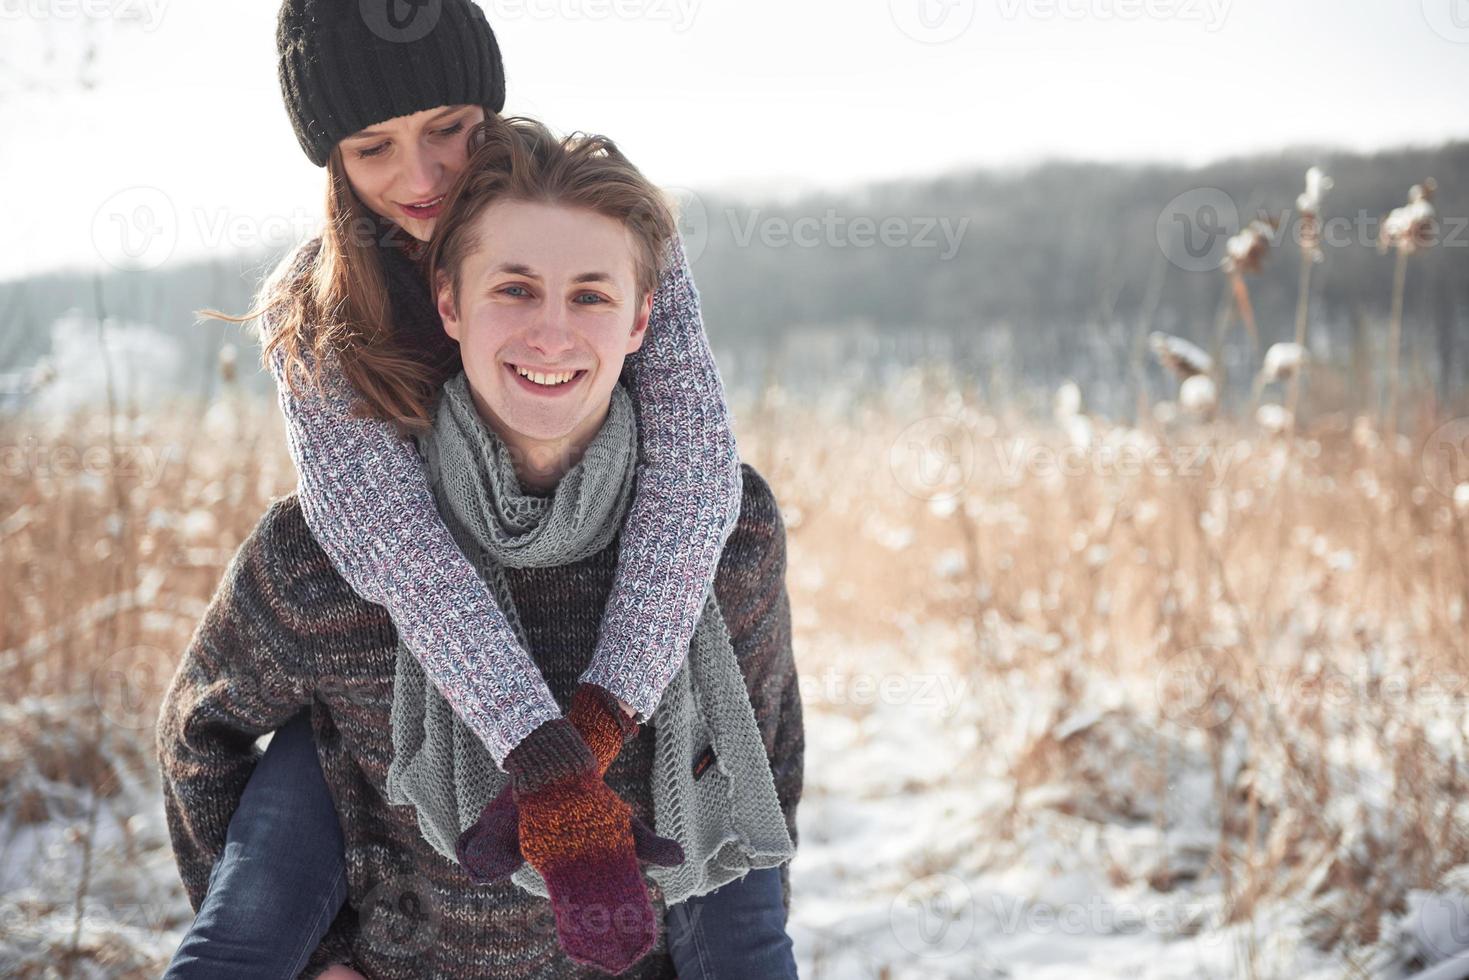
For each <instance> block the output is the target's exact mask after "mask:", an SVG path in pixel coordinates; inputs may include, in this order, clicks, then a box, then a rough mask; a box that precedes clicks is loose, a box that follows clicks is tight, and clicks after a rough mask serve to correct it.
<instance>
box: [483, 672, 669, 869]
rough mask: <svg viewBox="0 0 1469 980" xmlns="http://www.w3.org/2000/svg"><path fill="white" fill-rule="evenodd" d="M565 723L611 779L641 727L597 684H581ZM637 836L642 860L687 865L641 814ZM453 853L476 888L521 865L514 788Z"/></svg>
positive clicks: (507, 789)
mask: <svg viewBox="0 0 1469 980" xmlns="http://www.w3.org/2000/svg"><path fill="white" fill-rule="evenodd" d="M566 720H567V721H569V722H571V723H572V725H574V726H575V727H576V730H577V732H578V733H580V734H581V737H582V740H583V741H585V742H586V743H587V746H588V748H590V749H591V750H592V754H593V755H594V756H595V757H596V759H597V769H598V772H599V774H600V775H602V776H606V775H607V770H608V769H609V768H611V766H612V762H613V760H615V759H616V758H617V755H618V753H619V752H621V751H622V747H623V746H624V745H625V744H627V742H628V740H630V739H632V738H634V737H635V736H636V735H637V733H638V730H639V725H638V723H637V722H635V721H633V719H632V718H631V717H630V716H629V715H628V714H627V712H625V711H623V710H622V705H621V704H619V703H618V701H617V698H616V696H614V695H613V694H612V693H611V692H610V691H608V690H607V689H605V688H602V687H599V686H597V685H596V684H585V683H583V684H580V685H578V687H577V689H576V692H575V693H574V694H572V696H571V707H570V708H568V709H567V712H566ZM632 835H633V843H634V848H635V852H636V854H637V856H638V858H639V859H641V860H643V861H647V862H649V863H650V864H656V865H660V866H663V867H669V868H672V867H677V866H678V865H680V864H683V862H684V853H683V848H682V847H680V846H679V844H678V842H677V841H674V840H670V839H669V838H667V837H659V836H658V834H657V833H656V832H655V831H654V830H653V828H651V827H649V826H648V825H647V824H646V823H645V822H644V821H643V820H642V818H640V817H638V816H637V815H636V814H634V815H633V818H632ZM454 850H455V853H456V854H457V855H458V857H459V863H460V865H462V866H463V868H464V870H465V872H466V873H467V874H468V875H469V879H470V880H471V881H473V882H474V883H475V884H477V885H489V884H493V883H495V882H497V881H500V880H501V879H503V878H507V877H509V876H510V875H511V874H513V873H514V872H515V869H517V868H519V867H520V865H521V863H522V862H523V861H525V856H524V855H523V854H522V853H521V850H520V814H519V813H518V812H517V810H516V807H515V794H514V792H513V787H512V786H509V785H507V786H506V787H505V788H504V789H503V790H501V791H500V795H499V796H497V797H495V798H494V799H493V800H491V801H490V802H489V803H488V804H487V805H486V806H485V808H484V809H483V810H482V811H480V815H479V819H478V820H476V821H475V822H474V824H472V825H471V826H470V827H468V828H467V829H465V831H464V832H463V833H462V834H460V835H459V840H458V841H457V842H456V843H455V848H454Z"/></svg>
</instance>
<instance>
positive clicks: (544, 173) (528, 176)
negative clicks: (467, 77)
mask: <svg viewBox="0 0 1469 980" xmlns="http://www.w3.org/2000/svg"><path fill="white" fill-rule="evenodd" d="M469 148H470V157H469V163H468V165H467V166H466V167H465V168H464V171H463V172H462V173H461V174H460V175H459V179H458V180H457V181H455V183H454V187H453V188H452V189H451V190H450V191H449V194H448V197H447V198H446V199H445V202H444V208H443V212H442V213H443V217H441V218H440V219H439V222H438V224H437V225H436V226H435V227H434V235H433V239H432V241H430V242H429V246H428V276H429V282H430V284H431V285H432V288H433V289H434V290H435V291H437V289H438V285H439V283H440V282H441V281H442V280H443V279H447V280H448V282H449V288H450V297H451V299H452V301H453V303H454V306H455V309H456V310H457V309H458V304H459V284H460V280H459V275H460V270H461V268H462V267H463V264H464V260H465V258H467V257H468V256H469V255H470V254H471V253H472V252H473V251H474V249H475V248H476V247H477V246H478V242H477V241H476V240H475V236H474V233H473V229H474V227H475V222H476V221H477V220H478V219H479V217H480V215H482V214H483V213H484V211H485V209H486V208H488V207H490V205H492V204H495V203H496V202H499V201H524V202H528V203H537V204H549V205H558V206H561V207H567V208H584V209H586V210H588V211H592V212H595V213H597V214H601V215H605V216H606V217H609V218H612V219H613V220H615V221H619V222H621V223H622V224H623V225H624V226H625V227H626V228H627V229H628V231H630V232H631V233H632V239H633V243H634V248H635V252H634V256H633V271H634V275H635V277H636V282H637V290H638V293H637V302H639V303H641V302H642V300H643V297H644V296H645V295H647V294H648V293H650V292H652V291H653V290H654V289H655V288H657V285H658V279H659V277H660V276H661V275H662V274H663V271H664V270H663V263H664V259H665V248H666V246H667V244H668V241H669V240H670V239H671V238H672V237H673V236H674V234H675V233H676V231H677V225H676V224H675V222H674V217H673V212H672V210H671V209H670V208H669V206H668V203H667V201H666V200H665V199H664V197H663V193H662V191H660V190H659V189H658V188H657V186H655V185H654V184H653V183H652V182H651V181H649V180H648V179H647V178H646V177H644V176H643V174H642V173H641V172H640V171H639V170H638V168H637V167H634V166H633V165H632V163H631V162H630V161H629V160H628V159H627V157H625V156H623V155H622V151H621V150H619V149H618V148H617V144H615V143H613V142H612V140H610V139H608V138H607V137H606V136H599V135H596V134H591V133H572V134H570V135H568V136H566V137H563V138H561V139H558V138H557V137H556V136H554V135H553V134H552V133H551V131H550V130H549V129H547V128H546V126H545V125H543V124H542V123H540V122H537V121H536V120H534V119H528V118H526V117H524V116H510V117H500V116H494V117H487V118H486V119H485V121H484V122H483V123H480V124H478V125H476V126H475V127H474V129H473V130H472V131H471V132H470V134H469Z"/></svg>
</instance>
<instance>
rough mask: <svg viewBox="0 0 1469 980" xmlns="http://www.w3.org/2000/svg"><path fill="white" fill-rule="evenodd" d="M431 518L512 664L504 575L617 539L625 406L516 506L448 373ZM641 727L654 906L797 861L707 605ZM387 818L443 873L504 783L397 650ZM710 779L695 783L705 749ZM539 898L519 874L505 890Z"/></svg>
mask: <svg viewBox="0 0 1469 980" xmlns="http://www.w3.org/2000/svg"><path fill="white" fill-rule="evenodd" d="M418 441H419V450H420V452H421V453H422V455H423V458H424V462H425V464H426V468H427V470H428V475H429V482H430V485H431V486H432V487H433V491H434V496H435V499H436V501H437V503H438V507H439V511H440V513H441V514H442V515H443V517H444V521H445V523H446V524H447V525H448V527H449V530H450V532H451V533H452V534H453V535H454V537H455V540H456V541H457V542H458V543H459V546H460V547H461V548H462V549H464V553H465V554H466V555H467V556H468V557H469V558H470V561H471V562H472V563H473V564H474V565H475V567H476V569H477V570H478V571H479V573H480V575H481V576H482V577H483V578H484V579H485V580H486V582H488V583H489V585H490V588H491V591H492V593H493V594H494V596H495V598H496V600H497V601H498V602H499V603H500V608H501V610H502V611H503V612H504V613H505V618H506V619H507V620H508V621H509V623H510V625H511V627H512V629H514V631H515V634H516V636H517V638H518V639H519V640H520V643H521V645H522V646H523V647H525V649H527V650H528V649H530V646H529V644H528V643H527V642H526V638H525V630H524V628H523V627H522V625H521V623H520V619H519V617H518V616H517V614H516V612H515V603H514V600H513V598H512V596H511V594H510V589H509V587H508V585H507V583H506V579H505V575H504V571H503V569H504V568H506V567H511V568H527V567H542V566H555V565H566V564H570V563H572V562H576V561H580V560H582V559H584V558H586V557H588V556H590V555H593V554H595V553H596V552H598V551H600V550H602V549H603V548H605V547H607V546H608V545H609V544H610V543H611V541H612V539H613V538H614V536H615V535H616V534H617V533H618V531H619V530H620V529H621V527H622V523H623V518H624V516H625V514H626V511H627V507H628V505H629V503H630V502H631V499H632V493H633V485H634V476H635V474H636V469H637V423H636V419H635V417H634V412H633V405H632V399H631V397H630V396H629V395H628V393H627V391H626V389H625V388H624V387H623V386H622V385H621V384H620V383H619V384H618V385H617V386H616V387H615V388H613V390H612V402H611V405H610V407H609V410H608V414H607V420H606V421H605V422H604V423H603V425H602V428H601V429H600V430H599V431H598V433H597V435H596V436H595V437H593V439H592V441H591V443H590V444H589V445H588V446H587V448H586V451H585V453H584V454H583V456H582V458H581V459H580V460H579V461H578V462H577V464H576V465H575V466H573V467H572V468H571V469H570V470H568V471H567V473H566V475H565V476H563V477H562V478H561V481H560V483H558V484H557V486H556V489H555V492H554V493H553V494H552V496H550V497H535V496H529V495H527V494H525V493H523V492H522V491H521V488H520V484H519V481H518V480H517V479H516V476H515V469H514V466H513V464H512V460H511V455H510V451H509V449H508V447H506V445H505V443H504V441H503V440H501V439H500V438H499V436H497V435H496V434H495V432H494V431H493V430H492V429H491V428H490V427H489V426H487V425H486V424H485V423H484V422H483V420H481V418H480V417H479V414H478V412H477V411H476V410H475V407H474V402H473V400H472V399H471V397H470V393H469V385H468V382H467V380H466V378H465V376H464V374H463V373H462V372H461V373H460V374H458V375H456V376H455V377H454V378H452V379H451V380H450V381H449V382H447V383H446V384H445V386H444V392H443V397H442V398H441V399H440V402H439V407H438V411H437V413H436V415H435V418H434V425H433V428H432V429H431V430H430V431H429V432H428V433H427V434H425V435H424V436H422V437H420V438H419V440H418ZM648 724H649V725H651V726H653V728H654V730H655V741H654V746H655V747H654V763H653V771H652V779H653V787H652V790H653V792H652V796H653V810H654V829H655V830H656V831H657V832H658V834H660V835H661V836H664V837H669V838H672V839H673V840H676V841H678V842H679V844H680V845H682V846H683V849H684V854H685V856H686V858H687V860H685V862H684V863H683V864H682V865H679V866H678V867H675V868H662V867H656V866H646V870H647V873H648V875H649V876H650V877H651V878H652V879H653V880H654V881H656V882H657V883H658V885H659V886H660V887H661V888H662V890H663V894H664V899H665V902H666V904H668V905H674V904H677V903H678V902H681V901H683V900H685V899H687V898H689V897H691V896H695V895H703V894H707V893H708V892H710V891H713V890H714V889H716V888H718V887H719V886H720V885H723V884H725V883H727V882H729V881H732V880H734V879H736V878H741V877H743V876H744V875H745V874H746V873H747V872H749V871H750V870H751V869H754V868H769V867H776V866H778V865H780V864H783V863H784V862H786V861H788V860H790V859H791V858H792V857H793V856H794V854H795V846H794V845H793V844H792V842H791V838H790V834H789V832H788V831H787V829H786V824H785V817H784V815H783V813H782V811H781V809H780V801H779V799H778V798H777V796H776V792H775V779H774V777H773V775H772V773H771V771H770V763H769V759H768V758H767V756H766V753H765V745H764V742H763V741H762V740H761V737H760V730H759V728H758V726H757V724H756V721H755V712H754V709H753V707H752V706H751V704H750V697H749V692H748V691H747V689H746V687H745V682H744V678H743V676H742V674H741V673H740V668H739V662H738V660H737V659H736V658H735V653H734V648H733V647H732V646H731V645H730V638H729V631H728V629H727V628H726V626H725V623H724V618H723V616H722V615H721V614H720V611H719V604H718V602H717V601H716V599H715V596H714V594H713V590H712V589H711V590H710V593H709V596H708V598H707V600H706V602H705V605H704V610H703V612H702V614H701V615H700V618H699V622H698V624H697V626H696V628H695V632H694V638H693V643H692V644H691V647H690V651H689V655H688V656H687V657H686V658H685V659H684V663H683V665H682V666H681V667H680V668H679V669H678V671H677V673H675V674H674V676H673V679H672V680H671V681H670V683H669V685H668V688H667V689H666V690H665V691H664V694H663V698H662V700H661V701H660V702H659V704H658V708H657V709H656V710H655V711H654V713H653V715H652V717H651V718H649V720H648ZM391 726H392V738H393V751H394V758H393V761H392V763H391V765H390V766H389V768H388V778H387V792H388V802H389V803H394V804H399V805H404V804H408V805H412V806H414V807H416V808H417V811H418V824H419V827H420V829H422V831H423V835H424V838H425V839H426V840H428V842H429V843H430V844H432V845H433V847H434V849H435V850H437V851H438V852H439V853H440V854H443V855H444V856H445V857H447V858H449V860H451V861H455V862H456V863H457V860H458V859H457V857H456V856H455V853H454V843H455V841H456V840H457V839H458V837H459V835H460V833H461V832H462V831H463V830H464V829H465V828H467V827H469V826H470V825H471V824H472V823H474V821H475V820H476V819H478V817H479V814H480V811H481V810H482V809H483V808H484V806H485V804H487V803H488V802H489V801H490V800H492V799H493V798H494V797H495V796H496V795H498V794H499V792H500V790H501V788H502V787H504V786H505V784H506V783H507V782H508V780H509V776H508V775H506V773H505V772H504V771H503V770H502V769H501V768H500V767H499V766H498V765H496V764H495V761H494V759H493V757H492V756H491V755H490V753H489V750H488V749H486V748H485V746H484V744H483V743H482V742H481V741H480V740H479V739H478V738H477V737H475V735H474V734H473V733H472V732H471V731H470V729H469V727H468V726H467V725H465V724H464V722H463V721H461V720H460V719H459V717H458V716H457V715H455V714H454V712H453V710H452V709H451V708H450V707H449V704H448V702H447V701H446V700H445V699H444V696H443V695H442V694H441V693H440V692H439V690H438V688H437V687H435V686H434V685H433V684H432V683H430V682H429V681H428V679H427V677H426V676H425V674H424V672H423V667H422V665H421V664H420V663H419V661H418V658H416V657H415V656H413V654H412V653H411V652H409V651H408V650H407V649H406V648H405V647H404V646H403V645H402V643H401V642H400V643H399V646H398V656H397V669H396V674H395V679H394V688H393V706H392V715H391ZM711 746H712V748H713V751H714V756H715V764H714V765H712V766H710V767H709V768H708V769H707V770H706V771H705V772H704V773H703V775H702V776H701V777H700V778H699V779H698V780H697V781H696V780H695V779H694V775H693V765H692V763H693V760H694V759H695V758H696V755H699V754H702V753H703V750H704V749H705V748H706V747H711ZM511 880H513V881H514V882H515V883H516V884H518V885H519V886H520V887H521V888H523V889H525V890H526V891H528V892H530V893H532V894H534V895H539V896H542V897H545V896H547V894H548V893H547V890H546V883H545V880H544V879H543V878H542V877H541V875H540V872H538V871H536V870H535V868H533V867H531V866H530V864H528V863H526V864H522V865H521V867H520V868H519V869H518V870H517V871H516V872H515V873H514V875H513V876H512V879H511Z"/></svg>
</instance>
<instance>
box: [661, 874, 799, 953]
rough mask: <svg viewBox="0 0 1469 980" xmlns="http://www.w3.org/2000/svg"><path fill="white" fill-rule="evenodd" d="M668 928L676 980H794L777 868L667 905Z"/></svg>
mask: <svg viewBox="0 0 1469 980" xmlns="http://www.w3.org/2000/svg"><path fill="white" fill-rule="evenodd" d="M667 924H668V952H669V955H671V956H672V957H673V965H674V968H675V969H676V970H678V980H746V978H751V980H786V978H789V980H795V978H796V957H795V953H794V952H793V950H792V946H791V937H790V936H788V935H786V927H785V909H784V908H783V906H782V903H781V887H780V869H779V868H758V869H756V870H753V871H751V872H749V873H748V874H746V875H745V876H744V877H743V878H739V879H736V880H735V881H731V882H730V883H728V884H727V885H724V886H723V887H722V888H716V889H715V890H714V891H712V892H710V893H709V894H707V895H700V896H698V897H696V898H691V899H689V900H687V901H685V902H680V903H679V904H678V905H674V906H671V907H670V908H669V909H668V916H667Z"/></svg>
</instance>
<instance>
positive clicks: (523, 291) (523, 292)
mask: <svg viewBox="0 0 1469 980" xmlns="http://www.w3.org/2000/svg"><path fill="white" fill-rule="evenodd" d="M512 289H518V290H520V292H518V293H512V292H511V290H512ZM500 292H502V293H505V294H507V295H511V296H522V295H523V296H529V295H530V293H528V292H526V288H525V287H524V286H506V287H505V288H504V289H502V290H500Z"/></svg>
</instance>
